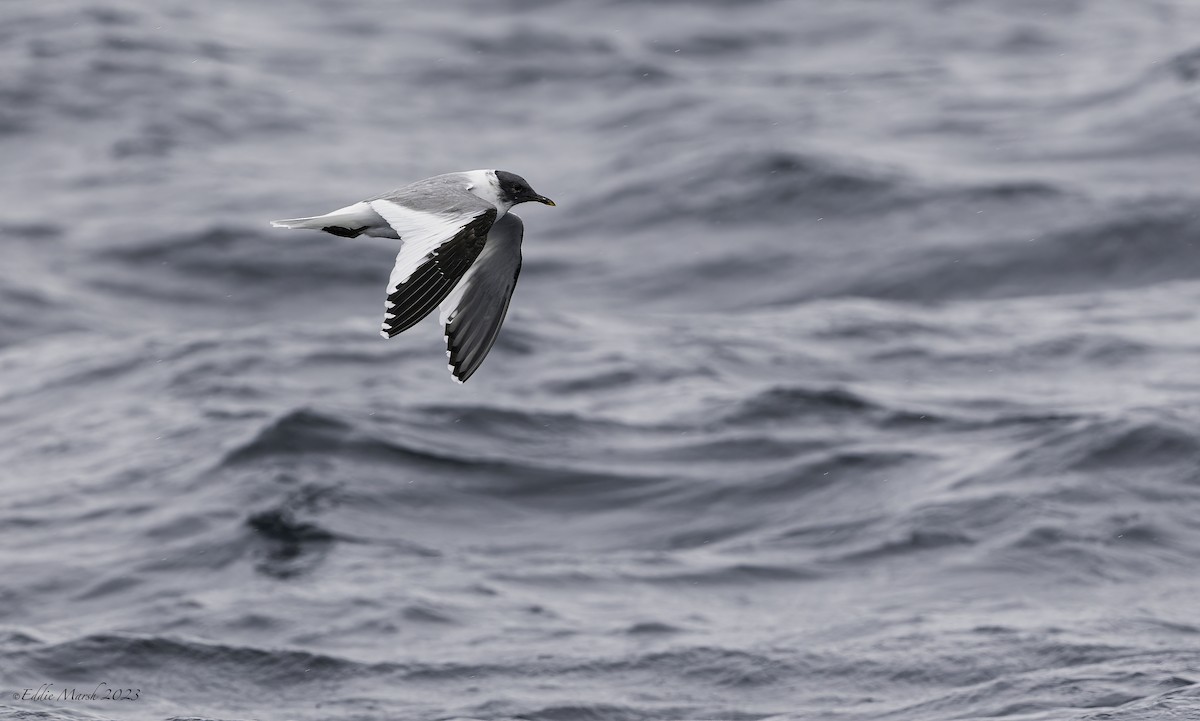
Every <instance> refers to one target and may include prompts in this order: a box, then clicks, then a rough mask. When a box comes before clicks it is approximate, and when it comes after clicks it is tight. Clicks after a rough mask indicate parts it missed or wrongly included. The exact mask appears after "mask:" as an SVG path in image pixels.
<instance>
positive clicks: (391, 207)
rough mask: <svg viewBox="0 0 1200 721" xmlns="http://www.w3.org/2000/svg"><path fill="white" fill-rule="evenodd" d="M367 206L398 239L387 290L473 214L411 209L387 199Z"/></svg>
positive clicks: (392, 288) (468, 220)
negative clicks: (394, 263) (380, 217)
mask: <svg viewBox="0 0 1200 721" xmlns="http://www.w3.org/2000/svg"><path fill="white" fill-rule="evenodd" d="M370 206H371V208H372V209H373V210H374V211H375V212H376V213H379V215H380V216H382V217H383V219H384V220H386V221H387V223H388V225H390V226H392V229H393V230H395V231H396V233H398V234H399V235H400V239H401V246H400V252H399V253H398V254H397V255H396V265H395V267H393V268H392V275H391V278H389V280H388V292H389V293H390V292H392V291H394V290H395V289H396V287H397V286H399V285H400V284H401V283H403V282H404V281H406V280H408V278H409V276H411V275H412V274H413V271H415V270H416V269H417V268H418V267H420V266H421V264H422V263H424V262H425V259H426V258H428V257H429V256H430V255H431V254H432V253H433V252H434V251H436V250H437V248H438V246H440V245H441V244H442V243H445V242H446V241H447V240H449V239H451V238H453V237H454V236H455V235H457V234H458V232H459V231H460V230H462V229H463V228H464V227H466V225H467V223H470V222H471V221H472V220H474V216H469V215H468V216H464V215H463V214H462V213H454V214H445V215H443V214H440V213H429V212H425V211H421V210H412V209H410V208H405V207H404V206H403V205H399V204H398V203H393V202H392V201H390V200H372V201H371V202H370Z"/></svg>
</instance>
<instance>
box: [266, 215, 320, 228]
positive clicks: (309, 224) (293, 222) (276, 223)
mask: <svg viewBox="0 0 1200 721" xmlns="http://www.w3.org/2000/svg"><path fill="white" fill-rule="evenodd" d="M327 225H334V224H333V223H331V222H330V218H327V217H325V216H323V215H317V216H313V217H312V218H286V219H284V220H272V221H271V227H272V228H289V229H291V230H296V229H298V228H313V229H315V230H320V229H321V228H324V227H325V226H327Z"/></svg>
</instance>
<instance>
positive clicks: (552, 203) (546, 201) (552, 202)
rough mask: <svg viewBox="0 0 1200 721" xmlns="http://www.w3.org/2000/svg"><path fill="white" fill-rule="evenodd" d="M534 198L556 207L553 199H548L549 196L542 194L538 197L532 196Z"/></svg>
mask: <svg viewBox="0 0 1200 721" xmlns="http://www.w3.org/2000/svg"><path fill="white" fill-rule="evenodd" d="M534 200H536V201H537V202H539V203H542V204H543V205H549V206H550V207H551V208H553V207H556V206H557V205H558V204H557V203H555V202H554V201H553V200H550V199H549V198H547V197H546V196H544V195H539V196H538V197H536V198H534Z"/></svg>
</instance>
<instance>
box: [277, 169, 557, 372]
mask: <svg viewBox="0 0 1200 721" xmlns="http://www.w3.org/2000/svg"><path fill="white" fill-rule="evenodd" d="M529 201H534V202H538V203H544V204H546V205H554V201H553V200H550V199H549V198H547V197H546V196H544V195H539V194H537V193H535V192H534V190H533V188H531V187H529V183H527V182H525V179H524V178H522V177H521V176H519V175H515V174H513V173H509V172H506V171H503V170H471V171H467V172H464V173H446V174H445V175H435V176H433V177H432V178H426V179H424V180H418V181H417V182H415V183H412V184H410V185H406V186H404V187H403V188H400V189H399V190H393V191H391V192H390V193H384V194H383V195H377V196H375V197H374V198H370V199H368V200H363V201H361V202H358V203H354V204H353V205H347V206H346V207H344V208H339V209H337V210H335V211H333V212H331V213H326V214H325V215H317V216H313V217H311V218H289V219H287V220H273V221H271V225H272V226H275V227H277V228H291V229H298V228H299V229H312V230H323V231H325V232H326V233H332V234H333V235H338V236H341V237H343V238H355V237H357V236H359V235H362V234H364V233H365V234H366V235H369V236H374V237H378V238H393V239H396V240H399V241H400V253H399V254H398V255H397V256H396V265H395V267H394V268H392V275H391V278H390V279H389V281H388V295H387V301H386V303H385V304H384V305H385V306H386V312H385V313H384V315H383V318H384V320H383V328H382V330H380V331H379V332H380V335H382V336H383V337H384V338H391V337H392V336H394V335H396V334H397V333H401V332H403V331H406V330H408V329H409V328H411V327H413V326H414V325H416V324H417V323H418V322H420V321H421V320H422V319H423V318H425V316H427V315H429V314H430V313H431V312H432V311H433V309H434V308H435V307H436V306H438V305H439V304H441V314H440V320H441V323H442V327H443V328H444V330H445V337H446V355H448V356H449V357H450V373H451V375H453V376H454V379H455V380H456V381H458V382H459V383H464V382H466V380H467V379H468V378H470V377H471V374H472V373H474V372H475V371H476V370H477V369H478V368H479V364H480V363H482V362H483V359H484V357H485V356H487V354H488V351H489V350H491V348H492V344H494V343H495V342H496V336H497V334H498V333H499V332H500V324H501V323H503V322H504V315H505V313H507V312H508V301H509V299H510V298H511V297H512V292H513V288H514V287H516V285H517V275H518V274H519V273H520V272H521V238H522V236H523V235H524V232H525V225H524V224H523V223H522V222H521V219H520V218H518V217H517V216H516V215H514V214H512V213H510V212H508V210H509V208H511V207H512V206H514V205H516V204H518V203H526V202H529Z"/></svg>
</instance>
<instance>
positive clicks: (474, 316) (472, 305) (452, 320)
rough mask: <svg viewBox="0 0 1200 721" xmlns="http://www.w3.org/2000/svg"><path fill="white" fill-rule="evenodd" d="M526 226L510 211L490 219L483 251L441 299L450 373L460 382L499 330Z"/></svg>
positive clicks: (518, 270) (472, 370)
mask: <svg viewBox="0 0 1200 721" xmlns="http://www.w3.org/2000/svg"><path fill="white" fill-rule="evenodd" d="M524 231H525V226H524V224H523V223H522V222H521V219H520V218H518V217H517V216H515V215H513V214H512V213H508V214H507V215H505V216H504V217H503V218H501V219H500V220H498V221H496V223H495V224H493V225H492V228H491V232H489V233H488V237H487V243H486V244H485V245H484V248H483V251H482V252H481V253H480V254H479V257H478V258H477V259H476V260H475V263H474V264H473V265H472V266H471V269H470V270H469V271H467V274H466V275H465V276H463V279H462V282H460V283H459V284H458V286H457V287H455V288H454V291H453V292H452V293H451V294H450V295H449V297H447V298H446V300H445V302H444V303H442V308H441V311H442V312H441V321H442V326H443V328H444V329H445V333H446V354H447V355H449V356H450V373H451V374H452V375H453V376H454V378H455V380H457V381H458V382H460V383H464V382H466V380H467V379H468V378H470V377H471V375H472V374H473V373H475V371H476V370H478V369H479V366H480V364H481V363H483V359H484V358H486V357H487V354H488V351H490V350H491V349H492V346H493V345H494V344H495V342H496V338H497V337H498V336H499V334H500V326H501V325H502V324H503V323H504V316H505V315H506V314H507V313H508V303H509V300H510V299H511V298H512V293H513V289H514V288H516V285H517V276H518V275H520V273H521V239H522V236H523V235H524Z"/></svg>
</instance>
